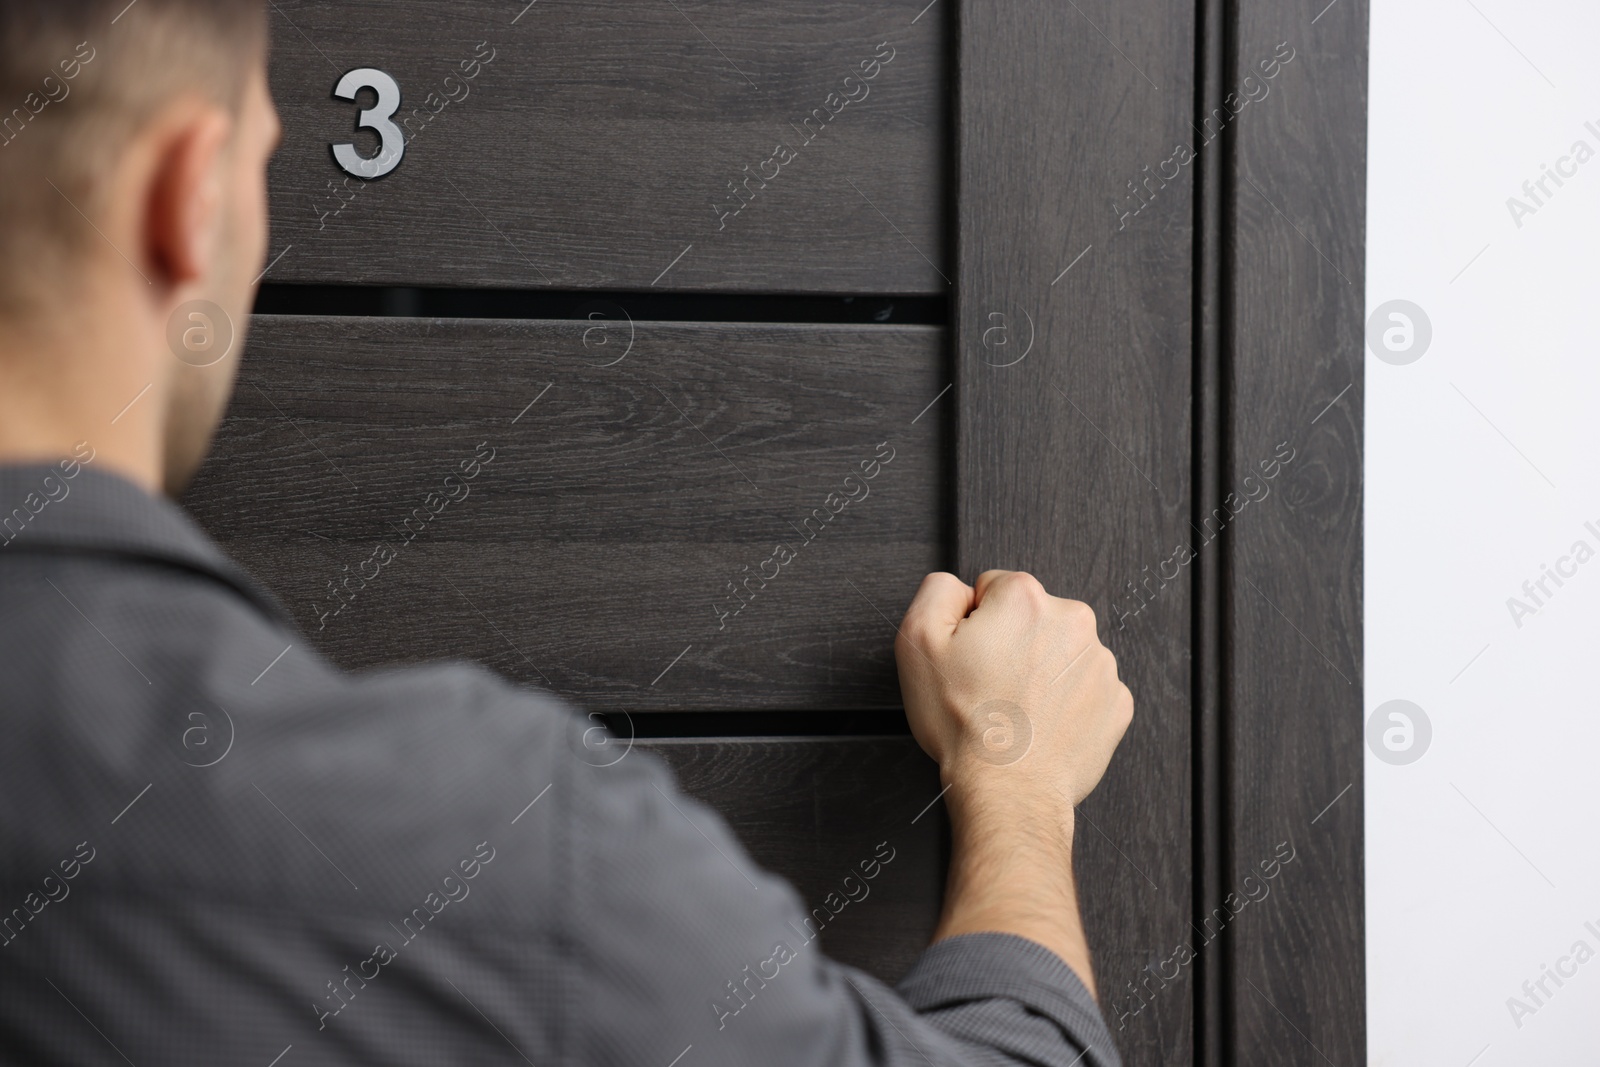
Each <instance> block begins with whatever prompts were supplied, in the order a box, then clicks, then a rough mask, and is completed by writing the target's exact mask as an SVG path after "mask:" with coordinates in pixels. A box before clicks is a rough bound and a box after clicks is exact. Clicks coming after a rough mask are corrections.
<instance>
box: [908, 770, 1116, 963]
mask: <svg viewBox="0 0 1600 1067" xmlns="http://www.w3.org/2000/svg"><path fill="white" fill-rule="evenodd" d="M1030 792H1031V791H1023V790H1012V791H1010V792H1001V791H1000V789H998V788H997V787H995V786H989V787H988V788H986V789H985V790H983V791H975V790H970V789H965V788H963V787H962V786H961V785H960V784H957V785H955V786H953V787H952V788H951V789H950V792H949V794H947V799H948V800H949V811H950V823H951V844H952V849H951V857H950V873H949V880H948V884H947V888H946V892H945V904H944V912H943V915H942V916H941V917H940V920H939V926H938V928H937V930H936V931H935V933H934V940H935V941H938V940H942V939H944V938H947V937H954V936H956V935H957V934H972V933H1002V934H1014V935H1016V936H1017V937H1023V938H1026V939H1028V940H1029V941H1033V942H1035V943H1037V944H1040V945H1043V946H1044V947H1045V948H1048V949H1049V950H1050V951H1052V952H1054V953H1055V954H1056V955H1057V956H1059V957H1061V959H1062V960H1063V961H1064V962H1065V963H1066V964H1067V966H1069V967H1071V968H1072V970H1073V971H1074V972H1075V973H1076V974H1077V975H1078V977H1079V978H1080V979H1081V980H1082V982H1083V984H1084V986H1085V987H1086V988H1087V989H1088V990H1089V992H1090V993H1095V984H1094V974H1093V971H1092V969H1091V967H1090V961H1089V943H1088V939H1087V938H1086V936H1085V935H1084V930H1083V920H1082V918H1081V917H1080V915H1079V912H1078V892H1077V885H1076V882H1075V880H1074V878H1073V874H1072V841H1073V832H1074V819H1073V812H1072V806H1071V804H1069V803H1068V802H1067V800H1066V798H1065V797H1063V796H1061V795H1059V794H1056V795H1054V796H1051V795H1049V793H1048V791H1046V792H1045V795H1042V796H1030V795H1029V794H1030Z"/></svg>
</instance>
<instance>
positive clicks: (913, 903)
mask: <svg viewBox="0 0 1600 1067" xmlns="http://www.w3.org/2000/svg"><path fill="white" fill-rule="evenodd" d="M639 745H640V747H642V748H644V749H646V750H648V751H651V752H654V753H655V754H656V755H658V756H661V757H662V758H663V759H665V760H666V762H667V763H668V764H669V765H670V766H671V767H672V768H673V770H674V771H676V772H677V774H678V779H679V781H680V783H681V784H682V785H683V788H684V790H685V791H686V792H687V793H689V794H690V795H692V796H694V797H696V798H698V799H699V800H702V801H704V802H705V803H707V804H709V805H710V806H712V807H713V808H716V809H717V810H718V811H720V812H721V813H722V814H723V816H724V817H726V818H727V820H728V822H729V823H730V824H731V825H732V827H733V830H734V832H735V833H736V834H738V836H739V839H740V841H741V842H742V843H743V844H744V846H745V848H746V849H748V850H749V851H750V854H751V855H752V856H753V857H754V858H755V859H756V861H757V862H758V863H760V864H762V865H763V866H764V867H766V868H767V869H769V870H771V871H774V872H776V873H778V874H781V875H783V876H784V877H786V878H788V879H789V880H790V881H791V882H793V883H794V885H795V888H796V889H797V890H798V892H799V894H800V899H801V901H802V902H803V905H804V907H806V908H807V909H808V910H809V909H811V908H814V907H819V906H823V901H824V900H825V899H826V898H827V896H828V894H830V893H838V894H841V895H842V894H843V892H844V889H843V888H841V883H842V881H843V879H844V878H845V876H846V875H847V874H850V873H851V872H852V871H855V870H858V869H859V864H860V863H861V862H862V861H864V860H870V859H871V858H872V857H873V854H874V850H875V849H876V848H877V847H878V846H879V844H880V843H884V842H886V843H887V845H888V847H889V848H890V849H893V855H894V858H893V859H892V860H891V861H890V862H889V863H888V864H887V865H886V866H884V867H883V869H882V871H881V873H880V874H879V875H878V877H877V878H875V879H873V880H872V881H871V882H870V883H869V884H868V887H867V888H868V892H867V894H866V896H864V897H861V898H860V899H859V900H858V901H853V902H851V903H849V904H847V905H845V906H844V907H843V909H842V910H840V911H839V913H838V915H837V916H836V917H835V918H833V919H832V920H830V922H829V923H828V925H826V926H824V927H823V928H822V946H823V948H824V949H825V950H826V951H827V952H828V954H829V955H831V956H833V957H834V958H835V959H838V960H841V961H843V962H845V963H848V964H851V965H852V966H856V967H860V968H862V969H863V970H865V971H867V972H869V973H871V974H873V975H875V976H877V977H878V978H881V979H883V980H884V981H886V982H890V983H893V982H895V981H898V980H899V978H900V977H901V975H903V974H904V973H905V972H906V971H907V970H908V969H909V968H910V966H911V964H912V962H913V961H914V960H915V959H916V957H917V956H918V954H920V953H921V951H922V950H923V948H925V947H926V946H927V944H928V938H929V937H930V936H931V935H932V933H933V928H934V925H935V924H936V923H937V921H938V918H939V907H940V904H941V902H942V899H943V889H944V870H945V862H946V861H945V831H944V827H945V819H944V806H943V804H938V803H932V801H933V800H934V798H935V797H937V796H938V795H939V769H938V766H937V765H936V764H935V763H934V762H933V761H932V760H930V759H928V758H927V757H926V756H924V755H923V754H922V750H921V749H919V748H918V747H917V744H916V742H915V741H912V740H911V739H910V738H908V737H899V738H850V739H829V738H805V739H798V738H784V739H778V738H774V739H770V740H759V741H748V740H736V739H718V740H709V739H708V740H704V741H687V740H685V741H649V742H639ZM930 804H932V806H931V807H930V806H929V805H930ZM919 816H920V817H919ZM913 820H915V821H914V822H913ZM852 891H853V892H855V893H856V894H857V895H858V896H859V895H860V892H861V890H860V888H859V887H852Z"/></svg>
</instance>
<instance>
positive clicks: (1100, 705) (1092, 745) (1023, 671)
mask: <svg viewBox="0 0 1600 1067" xmlns="http://www.w3.org/2000/svg"><path fill="white" fill-rule="evenodd" d="M895 659H896V660H897V662H898V663H899V667H900V689H901V692H902V694H903V696H904V698H905V706H906V717H907V718H908V719H909V720H910V722H911V731H912V733H913V734H915V735H916V738H917V741H918V742H919V743H920V744H921V745H922V748H923V750H924V751H925V752H927V753H928V755H929V756H931V757H933V758H934V759H935V760H937V761H938V762H939V767H940V770H941V773H942V775H943V777H944V779H945V782H946V784H948V785H951V786H953V787H954V788H956V789H958V790H961V791H973V790H976V791H979V792H986V791H987V790H988V789H989V788H990V787H992V788H994V789H998V790H1003V791H1006V792H1012V791H1018V792H1030V793H1032V792H1036V791H1037V790H1039V789H1041V788H1044V789H1052V790H1059V791H1060V793H1061V794H1063V795H1064V796H1065V797H1066V798H1067V800H1068V801H1070V803H1071V804H1072V805H1074V806H1076V805H1077V804H1078V802H1080V801H1081V800H1083V798H1084V797H1085V796H1087V795H1088V794H1089V792H1090V790H1092V789H1094V787H1095V784H1096V783H1097V782H1099V781H1100V776H1101V775H1102V774H1104V773H1105V769H1106V765H1107V763H1109V762H1110V760H1111V753H1112V752H1113V751H1114V750H1115V749H1116V747H1117V743H1118V742H1119V741H1120V740H1121V739H1122V735H1123V732H1124V731H1125V730H1126V729H1127V728H1128V723H1129V722H1130V721H1131V720H1132V718H1133V696H1132V694H1131V693H1129V692H1128V687H1127V686H1125V685H1123V684H1122V682H1121V681H1120V680H1119V679H1118V678H1117V661H1116V657H1114V656H1113V655H1112V654H1111V652H1110V651H1109V650H1108V649H1107V648H1106V647H1105V646H1104V645H1102V644H1101V643H1100V639H1099V637H1098V635H1097V634H1096V632H1095V619H1094V612H1093V611H1092V610H1091V609H1090V608H1089V606H1088V605H1087V604H1083V603H1080V602H1078V601H1076V600H1063V599H1061V598H1059V597H1053V596H1051V595H1050V594H1049V593H1047V592H1045V590H1044V586H1042V585H1040V584H1039V581H1038V579H1036V578H1034V577H1033V576H1032V575H1029V574H1024V573H1022V572H1021V571H985V572H984V573H983V574H981V575H979V576H978V582H977V585H976V586H975V587H974V586H968V585H967V584H966V583H964V582H962V581H961V580H960V579H959V578H957V577H955V576H954V575H952V574H945V573H936V574H930V575H928V576H927V577H926V578H925V579H923V582H922V587H921V588H920V589H919V590H918V591H917V595H916V598H915V599H914V600H912V602H911V606H910V608H908V609H907V610H906V616H905V620H904V621H903V622H902V623H901V626H900V637H899V639H898V640H897V641H896V642H895Z"/></svg>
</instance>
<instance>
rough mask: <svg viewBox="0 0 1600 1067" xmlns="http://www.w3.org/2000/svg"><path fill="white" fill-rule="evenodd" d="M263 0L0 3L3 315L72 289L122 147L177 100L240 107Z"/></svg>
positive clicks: (258, 49) (262, 30)
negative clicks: (191, 93) (64, 285)
mask: <svg viewBox="0 0 1600 1067" xmlns="http://www.w3.org/2000/svg"><path fill="white" fill-rule="evenodd" d="M266 29H267V27H266V7H265V4H264V3H262V0H133V2H132V3H129V2H128V0H0V189H3V190H4V191H5V192H4V195H3V196H0V312H15V311H19V310H22V309H23V308H26V307H29V306H35V305H37V303H38V302H39V300H38V298H39V297H40V295H41V293H42V292H43V291H48V289H49V288H50V287H51V286H52V284H60V283H61V282H63V281H68V284H70V281H69V280H68V279H66V278H65V277H64V276H65V275H66V274H67V273H68V272H71V271H72V270H73V268H74V265H75V260H76V259H77V257H78V256H79V255H80V254H81V252H82V251H83V250H84V249H85V248H86V247H87V246H88V245H89V244H90V242H93V241H99V240H101V239H102V238H100V237H99V236H98V235H97V234H96V233H95V228H94V225H93V224H92V223H91V221H89V220H93V219H95V218H96V217H98V216H99V215H100V214H101V211H102V209H103V207H104V205H105V204H106V203H107V200H108V194H109V192H110V190H107V189H106V188H104V183H103V181H101V179H102V177H103V176H104V175H106V174H108V173H109V172H110V169H111V166H112V164H113V163H114V162H115V161H116V160H117V159H118V157H119V156H120V155H121V153H122V152H123V150H124V149H125V148H126V147H127V143H128V140H129V138H130V137H131V136H132V135H133V134H134V133H135V132H136V131H137V130H138V129H140V128H141V127H142V126H143V125H144V123H145V122H147V121H149V119H150V118H151V117H152V116H153V115H154V114H155V113H156V111H157V110H158V109H159V108H160V107H161V106H162V105H163V104H165V103H166V102H167V101H169V100H170V99H171V98H172V97H173V96H175V95H177V94H178V93H180V92H183V91H185V90H195V91H198V92H201V93H202V94H205V95H208V96H210V97H212V98H213V99H215V100H216V101H217V102H218V103H221V104H223V105H224V106H226V107H228V108H230V109H237V107H238V105H239V102H240V99H241V97H242V94H243V89H244V87H245V84H246V76H247V73H248V72H249V71H250V70H251V68H252V65H253V63H254V62H255V60H256V58H257V57H258V56H260V55H262V54H264V51H265V47H266Z"/></svg>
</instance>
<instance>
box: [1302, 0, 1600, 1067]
mask: <svg viewBox="0 0 1600 1067" xmlns="http://www.w3.org/2000/svg"><path fill="white" fill-rule="evenodd" d="M1474 5H1476V6H1474ZM1371 46H1372V51H1371V86H1370V89H1371V94H1370V105H1371V110H1370V120H1369V122H1370V125H1369V132H1368V217H1367V309H1368V313H1369V315H1370V314H1371V313H1372V312H1373V310H1374V309H1376V308H1378V307H1379V306H1380V305H1382V304H1384V303H1385V302H1386V301H1390V300H1395V299H1401V300H1408V301H1411V302H1413V303H1414V304H1416V305H1417V306H1419V307H1420V308H1421V309H1423V311H1424V312H1425V314H1426V316H1427V318H1428V320H1430V322H1431V325H1432V341H1431V344H1430V345H1429V346H1428V348H1427V350H1426V351H1425V352H1423V353H1422V355H1421V356H1420V358H1417V359H1415V361H1414V362H1410V363H1407V364H1403V365H1396V364H1393V363H1390V362H1386V361H1383V360H1380V359H1378V358H1377V357H1376V356H1375V354H1374V351H1373V348H1372V345H1371V341H1372V340H1373V338H1372V336H1371V333H1370V331H1369V346H1368V351H1367V366H1366V375H1367V377H1366V382H1367V400H1366V403H1367V416H1366V418H1367V421H1366V426H1367V431H1366V434H1367V436H1366V487H1367V496H1366V694H1365V703H1366V711H1367V714H1368V715H1369V716H1371V715H1372V714H1373V713H1374V712H1375V711H1376V709H1378V708H1379V706H1380V705H1382V704H1384V703H1385V702H1387V701H1390V700H1394V699H1403V700H1409V701H1412V702H1414V703H1415V704H1416V705H1417V706H1419V707H1420V708H1421V709H1423V711H1424V713H1425V714H1426V716H1427V718H1428V720H1429V721H1430V722H1431V726H1432V737H1431V740H1430V741H1429V743H1428V746H1427V748H1426V751H1425V752H1424V753H1423V754H1422V755H1421V757H1420V758H1418V759H1416V760H1415V761H1414V762H1411V763H1404V764H1396V763H1390V762H1385V761H1384V760H1381V759H1380V758H1379V757H1378V755H1377V754H1376V753H1377V752H1379V751H1384V746H1383V743H1382V741H1381V740H1378V741H1377V742H1376V743H1374V740H1373V734H1372V732H1371V731H1369V735H1368V736H1369V745H1368V747H1369V751H1368V753H1367V755H1366V760H1367V763H1366V857H1367V886H1366V888H1367V989H1368V993H1367V996H1368V1012H1369V1030H1368V1047H1369V1051H1370V1056H1371V1062H1372V1063H1373V1064H1374V1065H1398V1064H1405V1065H1406V1067H1422V1065H1432V1064H1438V1065H1441V1067H1466V1065H1467V1064H1468V1063H1469V1062H1470V1063H1472V1064H1473V1067H1500V1065H1509V1064H1540V1065H1562V1064H1580V1063H1581V1064H1595V1063H1600V819H1597V818H1596V813H1597V812H1600V715H1597V709H1600V462H1597V461H1600V413H1597V401H1600V343H1597V337H1600V314H1597V312H1600V62H1597V60H1596V51H1597V48H1600V4H1597V3H1596V2H1595V0H1372V42H1371ZM1586 122H1589V123H1592V124H1593V128H1590V127H1589V126H1586V125H1585V123H1586ZM1579 141H1582V142H1584V143H1585V144H1586V145H1587V147H1588V150H1589V151H1592V152H1593V153H1594V158H1592V159H1589V160H1587V162H1585V163H1584V164H1582V165H1581V166H1578V165H1576V161H1575V160H1574V161H1572V162H1568V163H1566V164H1563V166H1564V167H1565V168H1566V169H1568V170H1572V169H1574V167H1576V174H1575V175H1574V176H1572V177H1566V178H1563V181H1564V182H1565V184H1564V186H1562V187H1559V188H1558V187H1557V186H1556V185H1555V184H1554V182H1552V181H1548V180H1547V185H1546V188H1547V189H1548V190H1549V191H1550V194H1551V195H1548V196H1546V195H1545V194H1543V193H1540V194H1539V197H1540V199H1541V200H1543V201H1544V203H1543V206H1539V205H1536V204H1535V203H1534V202H1533V201H1532V200H1531V199H1529V198H1528V197H1527V196H1526V194H1525V193H1524V192H1523V189H1522V184H1523V182H1524V181H1527V180H1536V179H1538V178H1539V177H1540V176H1541V175H1542V173H1543V171H1542V167H1541V164H1548V165H1550V166H1551V167H1555V166H1556V164H1557V162H1558V159H1559V158H1560V157H1563V156H1567V155H1569V153H1570V152H1571V149H1572V147H1573V146H1574V144H1575V143H1576V142H1579ZM1535 191H1536V192H1537V189H1536V190H1535ZM1512 196H1516V197H1519V198H1521V199H1523V200H1524V202H1525V203H1527V204H1528V205H1529V206H1530V207H1533V208H1535V211H1534V212H1532V213H1530V214H1526V215H1524V216H1523V217H1522V218H1521V219H1520V222H1521V225H1520V226H1519V225H1518V223H1517V221H1514V220H1513V217H1512V212H1511V211H1510V209H1509V208H1508V205H1507V199H1508V198H1509V197H1512ZM1475 257H1476V258H1475ZM1469 263H1470V264H1471V265H1470V266H1468V264H1469ZM1410 354H1412V355H1415V349H1413V351H1412V353H1410ZM1591 521H1592V522H1593V524H1594V528H1593V529H1590V528H1589V527H1587V526H1586V525H1585V523H1586V522H1591ZM1578 541H1582V542H1585V543H1586V544H1587V546H1588V549H1589V550H1592V551H1594V552H1595V553H1597V555H1596V556H1595V558H1594V559H1590V560H1587V562H1585V563H1584V564H1583V565H1581V566H1580V565H1577V564H1576V560H1573V561H1571V562H1569V563H1566V564H1563V566H1564V567H1565V568H1566V569H1568V570H1574V569H1575V571H1576V573H1575V574H1574V575H1573V576H1572V577H1569V578H1564V579H1563V581H1564V583H1565V584H1563V585H1561V586H1559V587H1558V586H1556V584H1555V583H1554V582H1553V581H1550V580H1549V579H1546V589H1548V590H1549V592H1550V594H1551V595H1548V596H1546V595H1545V594H1544V593H1541V592H1539V591H1538V589H1537V587H1535V592H1536V593H1538V596H1539V599H1540V600H1541V601H1542V602H1543V604H1542V606H1540V605H1537V604H1535V603H1534V601H1533V600H1532V599H1531V598H1530V597H1528V596H1527V595H1526V594H1525V593H1524V592H1523V583H1524V581H1529V580H1537V579H1538V578H1540V577H1541V575H1542V565H1545V564H1548V565H1551V566H1552V567H1553V566H1555V565H1556V564H1557V562H1558V559H1560V558H1561V557H1564V556H1567V555H1568V554H1569V552H1570V550H1571V548H1572V546H1574V544H1575V543H1576V542H1578ZM1511 597H1517V598H1519V599H1521V600H1522V601H1524V602H1525V603H1527V604H1528V605H1529V606H1530V607H1533V608H1536V612H1535V613H1531V614H1527V615H1524V616H1523V617H1521V618H1520V620H1518V619H1514V618H1513V614H1512V611H1511V610H1510V608H1509V607H1508V603H1507V601H1508V598H1511ZM1519 621H1520V626H1519V625H1518V622H1519ZM1469 664H1470V666H1469ZM1417 736H1418V737H1420V736H1421V735H1420V733H1419V734H1418V735H1417ZM1395 740H1396V741H1400V740H1402V738H1398V737H1397V738H1396V739H1395ZM1415 751H1416V748H1413V750H1412V754H1414V753H1415ZM1586 922H1587V923H1591V924H1592V927H1590V926H1586V925H1585V923H1586ZM1579 942H1582V943H1583V944H1584V945H1586V946H1587V950H1588V951H1592V952H1594V953H1595V954H1596V955H1595V958H1593V959H1588V960H1587V962H1585V963H1583V964H1582V965H1578V963H1577V960H1576V958H1574V957H1571V955H1570V954H1571V952H1572V949H1573V948H1574V947H1575V946H1576V945H1577V944H1578V943H1579ZM1563 957H1567V961H1566V962H1565V963H1563V964H1561V966H1562V967H1563V969H1564V970H1567V971H1569V972H1570V971H1574V970H1575V972H1576V973H1575V974H1574V975H1573V976H1571V977H1565V978H1563V979H1562V981H1563V982H1564V985H1561V986H1557V985H1556V983H1555V982H1554V981H1553V980H1551V979H1549V978H1546V979H1545V991H1546V992H1544V993H1541V992H1540V991H1539V989H1538V987H1537V986H1536V985H1535V986H1534V987H1533V994H1534V996H1537V997H1538V1001H1537V1002H1536V1001H1535V1000H1534V999H1533V997H1530V996H1529V995H1528V994H1527V993H1526V992H1525V991H1524V989H1523V983H1524V982H1526V981H1532V982H1537V981H1538V979H1539V978H1540V977H1541V976H1542V974H1543V970H1542V969H1543V968H1544V967H1545V966H1547V965H1548V966H1550V967H1552V968H1554V967H1555V966H1556V965H1557V964H1558V962H1559V961H1561V959H1562V958H1563ZM1306 962H1307V965H1308V966H1314V965H1315V961H1309V960H1308V961H1306ZM1546 993H1547V994H1548V995H1546ZM1512 997H1516V998H1518V999H1519V1000H1520V1001H1521V1002H1523V1003H1524V1004H1526V1005H1527V1006H1528V1007H1530V1008H1532V1009H1534V1011H1533V1013H1532V1014H1525V1015H1522V1016H1521V1018H1520V1020H1519V1019H1514V1018H1513V1013H1512V1010H1511V1007H1512V1005H1510V1004H1508V998H1512ZM1540 1002H1542V1003H1540ZM1519 1022H1520V1025H1519ZM1475 1057H1477V1058H1476V1059H1475Z"/></svg>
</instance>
